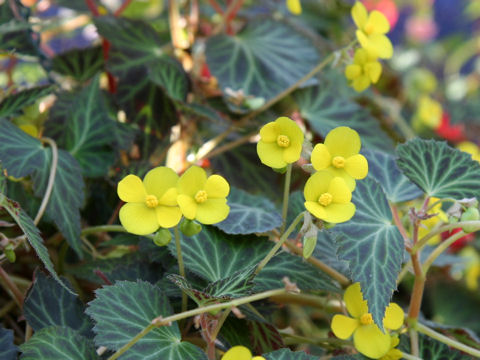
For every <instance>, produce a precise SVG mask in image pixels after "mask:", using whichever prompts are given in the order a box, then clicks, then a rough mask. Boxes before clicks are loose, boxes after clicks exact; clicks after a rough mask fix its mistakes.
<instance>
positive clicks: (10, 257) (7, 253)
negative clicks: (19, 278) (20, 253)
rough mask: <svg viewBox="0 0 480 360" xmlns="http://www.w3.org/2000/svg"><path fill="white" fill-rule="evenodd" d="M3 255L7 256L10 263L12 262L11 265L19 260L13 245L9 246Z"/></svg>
mask: <svg viewBox="0 0 480 360" xmlns="http://www.w3.org/2000/svg"><path fill="white" fill-rule="evenodd" d="M3 253H4V254H5V257H6V258H7V259H8V261H10V262H11V263H14V262H15V260H16V259H17V256H16V255H15V249H14V247H13V245H12V244H8V245H7V246H6V247H5V249H3Z"/></svg>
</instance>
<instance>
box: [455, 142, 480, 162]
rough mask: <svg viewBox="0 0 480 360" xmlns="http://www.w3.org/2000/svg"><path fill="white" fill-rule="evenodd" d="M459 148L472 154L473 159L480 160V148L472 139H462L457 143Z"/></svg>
mask: <svg viewBox="0 0 480 360" xmlns="http://www.w3.org/2000/svg"><path fill="white" fill-rule="evenodd" d="M457 149H458V150H460V151H463V152H466V153H467V154H470V155H472V160H475V161H479V162H480V148H479V147H478V146H477V144H475V143H473V142H471V141H462V142H461V143H460V144H458V145H457Z"/></svg>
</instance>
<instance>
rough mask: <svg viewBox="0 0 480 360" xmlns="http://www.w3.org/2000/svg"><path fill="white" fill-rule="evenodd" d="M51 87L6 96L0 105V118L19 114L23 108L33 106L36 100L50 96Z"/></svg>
mask: <svg viewBox="0 0 480 360" xmlns="http://www.w3.org/2000/svg"><path fill="white" fill-rule="evenodd" d="M52 90H53V86H51V85H44V86H38V87H34V88H31V89H26V90H22V91H19V92H17V93H16V94H13V95H10V96H7V97H6V98H5V99H3V100H2V102H1V103H0V117H5V118H6V117H9V116H13V115H15V114H19V113H20V110H22V109H23V108H24V107H26V106H28V105H30V104H33V103H34V102H35V101H37V100H38V99H40V98H42V97H44V96H46V95H48V94H50V93H51V92H52Z"/></svg>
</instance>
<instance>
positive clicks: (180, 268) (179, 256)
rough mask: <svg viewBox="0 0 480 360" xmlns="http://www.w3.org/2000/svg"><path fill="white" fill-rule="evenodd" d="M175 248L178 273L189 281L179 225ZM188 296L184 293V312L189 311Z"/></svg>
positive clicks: (176, 227)
mask: <svg viewBox="0 0 480 360" xmlns="http://www.w3.org/2000/svg"><path fill="white" fill-rule="evenodd" d="M174 233H175V247H176V248H177V261H178V271H179V273H180V276H182V277H183V278H184V279H185V280H186V279H187V277H186V275H185V266H184V264H183V256H182V244H181V243H180V231H179V230H178V225H177V226H175V230H174ZM187 302H188V298H187V294H186V293H185V292H183V291H182V312H185V311H187Z"/></svg>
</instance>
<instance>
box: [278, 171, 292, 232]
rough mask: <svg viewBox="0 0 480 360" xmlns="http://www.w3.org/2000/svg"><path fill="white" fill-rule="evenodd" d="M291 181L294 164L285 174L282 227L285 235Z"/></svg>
mask: <svg viewBox="0 0 480 360" xmlns="http://www.w3.org/2000/svg"><path fill="white" fill-rule="evenodd" d="M291 179H292V164H288V165H287V173H286V174H285V185H284V188H283V207H282V226H281V227H280V233H281V234H283V232H284V230H285V226H286V225H287V212H288V196H289V195H290V181H291Z"/></svg>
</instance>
